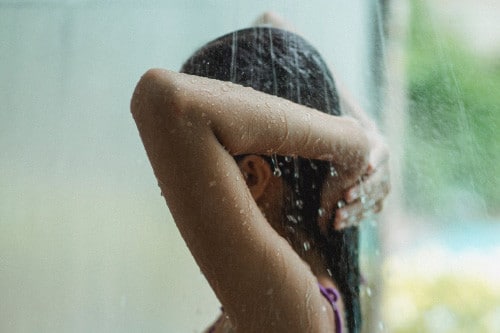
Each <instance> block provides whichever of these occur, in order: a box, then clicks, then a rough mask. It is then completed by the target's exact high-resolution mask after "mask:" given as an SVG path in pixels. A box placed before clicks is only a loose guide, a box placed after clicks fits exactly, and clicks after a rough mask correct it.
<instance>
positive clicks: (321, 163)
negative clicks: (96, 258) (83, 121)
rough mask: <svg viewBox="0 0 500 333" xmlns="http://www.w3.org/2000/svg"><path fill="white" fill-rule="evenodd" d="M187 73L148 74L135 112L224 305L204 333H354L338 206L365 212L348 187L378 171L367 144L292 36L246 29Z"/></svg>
mask: <svg viewBox="0 0 500 333" xmlns="http://www.w3.org/2000/svg"><path fill="white" fill-rule="evenodd" d="M182 71H183V72H184V73H188V74H181V73H174V72H170V71H166V70H158V69H154V70H150V71H148V72H147V73H146V74H145V75H144V76H143V77H142V78H141V80H140V81H139V83H138V84H137V87H136V90H135V92H134V95H133V98H132V102H131V109H132V113H133V116H134V118H135V121H136V123H137V126H138V129H139V132H140V135H141V138H142V141H143V143H144V146H145V148H146V152H147V154H148V157H149V159H150V162H151V165H152V167H153V171H154V173H155V175H156V177H157V179H158V184H159V186H160V187H161V190H162V193H163V195H164V197H165V200H166V202H167V205H168V207H169V209H170V211H171V213H172V216H173V218H174V220H175V223H176V225H177V227H178V228H179V231H180V232H181V234H182V236H183V238H184V240H185V241H186V244H187V246H188V247H189V249H190V251H191V253H192V255H193V257H194V258H195V260H196V262H197V264H198V265H199V266H200V269H201V270H202V272H203V274H204V275H205V277H206V278H207V280H208V282H209V283H210V285H211V287H212V288H213V290H214V292H215V294H216V295H217V297H218V299H219V300H220V302H221V303H222V306H223V314H222V315H221V317H220V318H219V319H218V320H217V321H216V323H215V324H214V325H213V326H212V327H211V328H210V329H209V331H210V332H232V331H234V332H345V331H346V330H349V331H350V332H356V331H358V330H359V327H360V312H359V300H358V290H359V272H358V266H357V227H356V226H352V225H350V223H351V222H352V220H349V219H348V218H347V217H346V216H343V213H345V212H349V210H346V209H345V208H342V209H338V202H339V201H340V200H342V199H344V198H346V197H348V199H349V200H348V201H349V202H352V203H353V204H352V205H351V206H350V211H351V212H353V211H356V210H362V209H365V208H366V207H363V206H362V205H361V203H360V202H359V200H358V199H359V197H360V194H359V193H360V191H359V189H360V187H359V186H356V184H357V182H358V180H359V179H360V178H361V177H362V176H363V175H366V174H367V173H370V172H371V170H372V169H373V168H372V166H370V163H369V154H370V142H369V140H368V138H367V135H366V133H365V129H364V128H363V127H362V126H361V125H360V124H359V123H358V122H357V121H355V120H353V119H352V118H348V117H338V115H339V114H340V106H339V99H338V96H337V93H336V89H335V84H334V82H333V78H332V76H331V74H330V73H329V71H328V69H327V68H326V66H325V64H324V62H323V60H322V59H321V57H320V55H319V54H318V53H317V51H316V50H314V48H312V47H311V46H310V45H309V44H308V43H307V42H306V41H305V40H303V39H302V38H301V37H299V36H297V35H295V34H293V33H290V32H286V31H284V30H280V29H274V28H262V27H261V28H251V29H246V30H241V31H238V32H234V33H232V34H229V35H226V36H223V37H221V38H219V39H217V40H215V41H213V42H211V43H209V44H207V45H206V46H204V47H203V48H201V49H200V50H199V51H198V52H196V53H195V54H194V55H193V56H192V57H191V58H190V59H189V60H188V61H187V62H186V63H185V65H184V66H183V69H182ZM225 81H232V82H235V83H237V84H233V83H229V82H225ZM244 86H246V87H244ZM273 95H274V96H273ZM277 96H279V97H277ZM318 110H320V111H322V112H320V111H318ZM382 197H383V196H374V200H373V202H374V203H376V202H379V201H381V199H382ZM355 217H357V216H355ZM347 222H349V223H347ZM348 224H349V225H348ZM337 290H338V291H340V295H339V294H338V292H337Z"/></svg>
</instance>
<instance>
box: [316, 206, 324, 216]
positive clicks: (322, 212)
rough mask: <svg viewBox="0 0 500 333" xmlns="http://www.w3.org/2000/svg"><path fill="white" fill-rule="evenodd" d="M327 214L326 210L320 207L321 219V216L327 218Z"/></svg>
mask: <svg viewBox="0 0 500 333" xmlns="http://www.w3.org/2000/svg"><path fill="white" fill-rule="evenodd" d="M325 214H326V209H324V208H323V207H320V209H318V215H319V216H320V217H321V216H325Z"/></svg>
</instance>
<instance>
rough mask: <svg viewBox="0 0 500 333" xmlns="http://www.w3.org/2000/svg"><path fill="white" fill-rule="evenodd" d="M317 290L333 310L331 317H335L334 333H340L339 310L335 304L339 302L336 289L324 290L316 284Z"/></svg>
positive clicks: (340, 319)
mask: <svg viewBox="0 0 500 333" xmlns="http://www.w3.org/2000/svg"><path fill="white" fill-rule="evenodd" d="M318 286H319V290H320V291H321V294H322V295H323V296H325V298H326V299H327V300H328V301H329V302H330V304H331V305H332V308H333V315H334V317H335V332H336V333H342V317H341V316H340V311H339V308H338V307H337V302H338V300H340V294H339V292H338V291H337V290H336V289H333V288H325V287H323V286H322V285H321V284H319V283H318Z"/></svg>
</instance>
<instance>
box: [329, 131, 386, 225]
mask: <svg viewBox="0 0 500 333" xmlns="http://www.w3.org/2000/svg"><path fill="white" fill-rule="evenodd" d="M368 139H369V141H370V157H369V164H368V167H367V169H366V171H365V174H364V175H363V176H362V177H361V179H360V181H359V182H358V183H357V184H355V185H354V186H352V187H350V188H348V189H347V190H346V191H345V192H344V198H343V200H340V201H338V202H337V207H338V208H337V210H336V215H335V219H334V221H333V227H334V229H335V230H341V229H343V228H347V227H350V226H355V225H358V224H359V223H360V222H361V221H362V220H363V218H366V217H369V216H370V215H371V214H374V213H378V212H380V211H381V210H382V205H383V201H384V199H385V197H386V196H387V194H388V193H389V191H390V179H389V150H388V148H387V145H386V143H385V141H384V139H383V137H382V136H381V135H380V134H379V133H378V132H376V131H371V132H370V133H368Z"/></svg>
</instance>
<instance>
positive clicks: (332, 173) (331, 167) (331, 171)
mask: <svg viewBox="0 0 500 333" xmlns="http://www.w3.org/2000/svg"><path fill="white" fill-rule="evenodd" d="M338 175H339V174H338V173H337V170H335V167H334V166H333V164H330V176H332V177H336V176H338Z"/></svg>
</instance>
